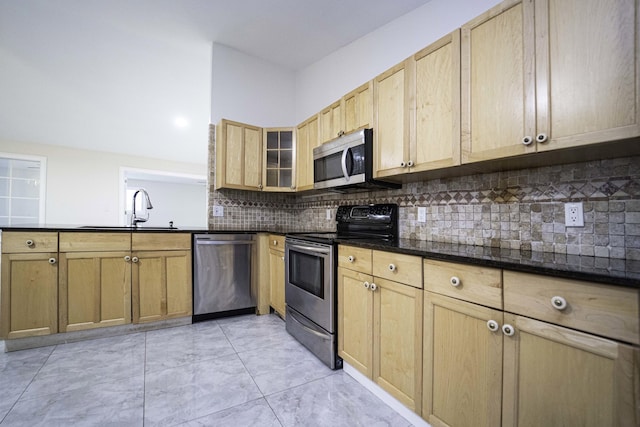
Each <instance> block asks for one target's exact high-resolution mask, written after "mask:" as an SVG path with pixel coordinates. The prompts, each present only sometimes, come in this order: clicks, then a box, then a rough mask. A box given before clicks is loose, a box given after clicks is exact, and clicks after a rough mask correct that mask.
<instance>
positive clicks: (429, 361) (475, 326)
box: [423, 292, 502, 427]
mask: <svg viewBox="0 0 640 427" xmlns="http://www.w3.org/2000/svg"><path fill="white" fill-rule="evenodd" d="M424 306H425V319H424V322H425V326H424V406H423V418H425V419H427V420H428V421H429V423H430V424H432V425H434V426H436V425H437V426H452V427H454V426H455V427H458V426H459V427H466V426H474V427H475V426H486V427H493V426H499V425H500V417H501V401H502V389H501V388H502V333H501V332H500V330H498V331H495V332H492V331H490V330H489V329H488V328H487V321H488V320H494V321H496V322H497V323H498V325H500V326H502V312H501V311H498V310H493V309H490V308H487V307H483V306H480V305H476V304H472V303H468V302H464V301H459V300H456V299H453V298H449V297H445V296H441V295H437V294H433V293H431V292H425V293H424Z"/></svg>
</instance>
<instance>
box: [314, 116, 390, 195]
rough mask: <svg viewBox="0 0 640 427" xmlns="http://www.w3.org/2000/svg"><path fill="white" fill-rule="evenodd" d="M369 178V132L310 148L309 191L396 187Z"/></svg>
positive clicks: (370, 159)
mask: <svg viewBox="0 0 640 427" xmlns="http://www.w3.org/2000/svg"><path fill="white" fill-rule="evenodd" d="M400 187H401V185H400V184H396V183H389V182H384V181H379V180H376V179H374V178H373V129H362V130H359V131H357V132H353V133H350V134H348V135H344V136H341V137H339V138H336V139H334V140H332V141H329V142H327V143H324V144H322V145H321V146H320V147H316V148H314V149H313V188H316V189H324V188H335V189H338V190H345V191H346V190H350V189H361V190H373V189H377V188H400Z"/></svg>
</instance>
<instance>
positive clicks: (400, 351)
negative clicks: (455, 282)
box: [371, 277, 422, 413]
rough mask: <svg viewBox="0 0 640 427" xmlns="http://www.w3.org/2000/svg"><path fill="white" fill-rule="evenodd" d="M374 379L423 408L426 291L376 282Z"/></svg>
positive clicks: (402, 399)
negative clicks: (424, 294)
mask: <svg viewBox="0 0 640 427" xmlns="http://www.w3.org/2000/svg"><path fill="white" fill-rule="evenodd" d="M374 282H375V284H376V285H377V288H376V290H375V291H373V292H371V293H373V294H374V320H373V324H374V340H373V342H374V350H373V354H374V355H375V358H374V368H373V379H374V381H375V382H377V383H378V384H379V385H380V386H381V387H382V388H383V389H385V390H387V391H388V392H389V393H391V394H392V395H393V396H394V397H395V398H397V399H398V400H400V402H402V403H403V404H404V405H405V406H407V407H409V408H410V409H411V410H413V411H414V412H417V413H420V409H421V406H422V291H421V290H419V289H416V288H413V287H411V286H406V285H402V284H399V283H395V282H392V281H390V280H384V279H380V278H377V277H376V278H375V279H374Z"/></svg>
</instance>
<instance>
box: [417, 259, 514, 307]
mask: <svg viewBox="0 0 640 427" xmlns="http://www.w3.org/2000/svg"><path fill="white" fill-rule="evenodd" d="M424 288H425V289H426V290H428V291H431V292H436V293H438V294H441V295H447V296H450V297H453V298H458V299H461V300H463V301H469V302H473V303H476V304H481V305H484V306H487V307H492V308H497V309H499V310H501V309H502V271H501V270H500V269H497V268H487V267H479V266H475V265H466V264H457V263H452V262H445V261H436V260H431V259H425V260H424Z"/></svg>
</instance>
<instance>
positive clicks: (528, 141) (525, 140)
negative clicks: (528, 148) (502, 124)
mask: <svg viewBox="0 0 640 427" xmlns="http://www.w3.org/2000/svg"><path fill="white" fill-rule="evenodd" d="M532 142H533V138H531V137H530V136H525V137H524V138H522V143H523V144H524V145H531V143H532Z"/></svg>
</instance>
